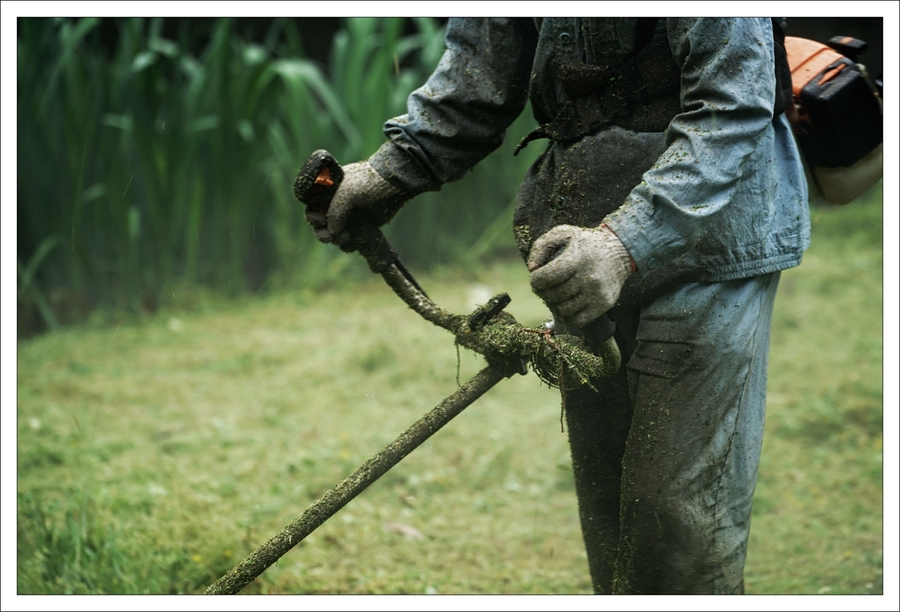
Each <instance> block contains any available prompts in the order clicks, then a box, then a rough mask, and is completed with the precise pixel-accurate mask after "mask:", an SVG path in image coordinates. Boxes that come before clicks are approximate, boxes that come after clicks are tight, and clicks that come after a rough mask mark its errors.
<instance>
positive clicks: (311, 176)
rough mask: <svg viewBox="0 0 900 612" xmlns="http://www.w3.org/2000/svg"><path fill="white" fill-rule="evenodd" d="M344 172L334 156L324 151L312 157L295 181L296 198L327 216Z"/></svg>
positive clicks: (309, 207) (319, 151)
mask: <svg viewBox="0 0 900 612" xmlns="http://www.w3.org/2000/svg"><path fill="white" fill-rule="evenodd" d="M343 180H344V171H343V170H342V169H341V166H340V164H338V163H337V160H336V159H335V158H334V156H332V155H331V153H329V152H328V151H325V150H324V149H319V150H318V151H316V152H315V153H313V154H312V155H310V156H309V157H308V158H307V160H306V162H305V163H304V164H303V167H302V168H301V169H300V172H298V173H297V178H296V179H295V180H294V197H296V198H297V199H298V200H300V201H301V202H303V204H305V205H306V208H307V209H309V210H311V211H315V212H318V213H322V214H325V213H327V212H328V207H329V206H330V205H331V200H332V198H334V194H335V192H336V191H337V188H338V187H339V186H340V184H341V181H343Z"/></svg>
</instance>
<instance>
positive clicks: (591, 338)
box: [581, 314, 616, 353]
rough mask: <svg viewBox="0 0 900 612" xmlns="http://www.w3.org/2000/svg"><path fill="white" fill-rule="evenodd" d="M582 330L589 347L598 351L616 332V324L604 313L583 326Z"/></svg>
mask: <svg viewBox="0 0 900 612" xmlns="http://www.w3.org/2000/svg"><path fill="white" fill-rule="evenodd" d="M581 332H582V333H583V334H584V340H585V342H586V343H587V344H588V346H589V348H590V349H591V350H592V351H593V352H595V353H596V350H597V349H599V348H600V347H601V346H602V345H603V343H604V342H606V341H607V340H609V339H610V338H611V337H612V336H613V334H615V333H616V324H615V323H613V322H612V320H611V319H610V318H609V317H608V316H606V315H605V314H603V315H600V317H599V318H597V319H594V320H593V321H591V322H590V323H588V324H587V325H585V326H584V327H582V328H581Z"/></svg>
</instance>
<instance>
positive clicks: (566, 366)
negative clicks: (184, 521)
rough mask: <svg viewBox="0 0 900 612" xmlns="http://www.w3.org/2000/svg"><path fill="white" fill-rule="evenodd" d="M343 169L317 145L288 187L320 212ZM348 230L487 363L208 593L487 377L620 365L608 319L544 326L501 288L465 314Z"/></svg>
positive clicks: (430, 315)
mask: <svg viewBox="0 0 900 612" xmlns="http://www.w3.org/2000/svg"><path fill="white" fill-rule="evenodd" d="M343 175H344V173H343V171H342V170H341V167H340V165H338V163H337V161H336V160H335V159H334V157H332V156H331V155H330V154H329V153H328V152H326V151H316V152H315V153H313V154H312V155H311V156H310V157H309V159H308V160H307V161H306V163H305V164H304V166H303V168H302V169H301V170H300V173H299V174H298V175H297V180H296V181H295V183H294V195H295V196H296V197H297V199H298V200H300V201H301V202H303V203H304V204H305V205H306V206H307V208H308V209H309V210H314V211H317V212H319V213H325V212H327V210H328V207H329V205H330V203H331V199H332V198H333V197H334V193H335V191H337V188H338V186H339V185H340V183H341V180H342V179H343ZM348 231H349V233H350V241H349V242H348V243H347V244H344V245H342V246H341V248H342V249H343V250H345V251H358V252H359V253H360V255H362V256H363V257H364V258H365V260H366V262H367V263H368V264H369V268H370V269H371V270H372V271H373V272H375V273H376V274H380V275H381V276H382V277H383V278H384V280H385V281H386V282H387V284H388V285H389V286H390V287H391V289H393V290H394V292H395V293H396V294H397V295H398V296H400V298H401V299H402V300H403V301H404V302H406V304H407V305H408V306H409V307H410V308H412V309H413V310H414V311H416V312H417V313H419V314H420V315H421V316H422V317H423V318H425V319H426V320H428V321H430V322H431V323H433V324H435V325H437V326H439V327H442V328H444V329H446V330H447V331H449V332H450V333H452V334H453V335H454V337H455V338H456V342H457V344H459V345H461V346H463V347H465V348H468V349H471V350H473V351H475V352H477V353H480V354H481V355H483V356H484V358H485V360H486V361H487V367H485V368H484V369H482V370H481V371H480V372H479V373H478V374H476V375H475V376H474V377H473V378H472V379H471V380H470V381H469V382H467V383H465V384H464V385H462V386H460V388H459V389H458V390H457V391H456V392H455V393H453V394H452V395H450V396H449V397H447V398H446V399H445V400H444V401H442V402H441V403H440V404H438V405H437V406H436V407H435V408H434V409H432V410H431V411H430V412H429V413H427V414H426V415H425V416H423V417H422V418H421V419H419V420H418V421H416V422H415V423H414V424H413V425H412V426H411V427H410V428H409V429H407V430H406V431H405V432H403V433H402V434H400V435H399V436H398V437H397V438H396V439H395V440H394V441H393V442H391V443H390V444H388V445H387V446H386V447H384V448H383V449H382V450H381V451H380V452H379V453H378V454H376V455H375V456H374V457H372V458H371V459H369V460H368V461H366V462H365V463H363V464H362V465H361V466H360V467H359V468H358V469H357V470H356V471H355V472H353V473H352V474H350V476H348V477H347V478H345V479H344V480H343V481H342V482H341V483H339V484H338V485H337V486H335V487H334V488H333V489H331V490H330V491H328V492H327V493H326V494H325V495H324V496H322V498H321V499H319V500H318V501H316V502H315V503H313V504H312V505H311V506H310V507H309V508H307V509H306V511H305V512H304V513H303V514H301V515H300V516H299V517H297V518H296V519H295V520H293V521H292V522H291V523H289V524H288V525H286V526H285V527H284V528H283V529H282V530H281V531H279V532H278V533H277V534H275V535H274V536H273V537H272V538H271V539H270V540H269V541H268V542H266V543H265V544H263V545H262V546H260V547H259V548H258V549H257V550H256V551H255V552H253V554H251V555H250V556H249V557H247V558H246V559H244V560H243V561H242V562H241V563H239V564H238V565H236V566H235V567H234V568H233V569H232V570H230V571H229V572H228V573H226V574H225V575H224V576H222V577H221V578H219V579H218V580H217V581H216V582H215V583H213V584H212V585H211V586H210V587H209V588H208V589H207V590H206V593H207V594H213V595H215V594H234V593H238V592H240V591H241V589H243V588H244V587H245V586H247V585H248V584H249V583H250V582H252V581H253V580H254V579H256V577H257V576H259V575H260V574H262V572H264V571H265V570H266V569H267V568H268V567H269V566H271V565H272V564H273V563H275V562H276V561H277V560H278V559H280V558H281V557H282V556H283V555H284V554H285V553H287V552H288V551H289V550H290V549H291V548H293V547H294V546H297V545H298V544H299V543H300V542H301V541H303V539H304V538H306V537H307V536H308V535H309V534H311V533H312V532H313V531H315V530H316V529H317V528H318V527H319V526H320V525H321V524H322V523H324V522H325V521H326V520H328V519H329V518H331V517H332V516H334V514H336V513H337V512H338V511H339V510H340V509H341V508H343V507H344V506H345V505H347V503H349V502H350V500H352V499H353V498H354V497H356V496H357V495H359V494H360V493H362V492H363V491H364V490H365V489H366V488H367V487H368V486H369V485H370V484H372V483H373V482H375V481H376V480H378V479H379V478H380V477H381V476H383V475H384V474H385V473H386V472H387V471H388V470H390V469H391V468H392V467H394V466H395V465H397V463H399V462H400V461H401V460H402V459H403V458H404V457H406V456H407V455H408V454H409V453H411V452H412V451H414V450H415V449H416V448H418V447H419V446H420V445H421V444H422V443H423V442H425V440H427V439H428V438H429V437H431V436H432V435H433V434H434V433H435V432H437V431H438V430H439V429H440V428H441V427H443V426H444V425H446V424H447V423H449V422H450V420H452V419H453V418H454V417H455V416H456V415H458V414H459V413H460V412H462V411H463V410H465V409H466V408H467V407H468V406H470V405H471V404H472V403H473V402H474V401H475V400H477V399H478V398H479V397H481V396H482V395H484V394H485V393H486V392H487V391H488V390H490V389H491V388H492V387H493V386H494V385H496V384H497V383H498V382H500V381H501V380H503V379H504V378H508V377H510V376H513V375H514V374H525V373H527V367H528V364H531V366H532V369H533V370H534V371H535V373H536V374H537V375H538V376H539V377H540V378H541V380H543V381H544V382H546V383H547V384H548V385H550V386H554V387H559V388H560V389H562V390H565V389H567V388H568V389H574V388H576V387H579V386H581V385H585V384H587V385H590V384H591V383H590V380H591V379H594V378H603V377H606V376H609V375H610V374H612V373H613V372H615V371H616V370H618V368H619V363H620V355H619V349H618V347H617V346H616V343H615V341H614V340H613V339H612V332H613V331H614V326H613V325H612V324H611V323H610V322H609V320H608V319H606V317H601V320H598V321H596V322H595V323H593V324H591V326H590V329H587V330H585V334H584V339H582V338H579V337H575V336H572V335H568V334H561V333H557V332H555V331H554V330H553V329H551V328H548V327H540V328H530V327H525V326H523V325H520V324H519V323H518V322H516V320H515V318H513V316H512V315H510V314H509V313H507V312H505V310H504V308H506V306H507V305H508V304H509V302H510V298H509V295H507V294H505V293H501V294H499V295H497V296H495V297H493V298H491V299H490V300H489V301H488V302H487V303H486V304H484V305H483V306H479V307H478V308H477V309H476V310H475V311H474V312H473V313H472V314H470V315H458V314H453V313H450V312H447V311H446V310H444V309H442V308H441V307H439V306H438V305H437V304H435V303H434V302H433V301H432V300H431V299H430V298H429V297H428V296H427V295H426V294H425V292H424V291H423V290H422V288H421V287H420V286H419V284H418V283H417V282H416V281H415V280H414V279H413V277H412V275H411V274H410V273H409V271H408V270H407V269H406V268H405V267H404V266H403V264H402V263H400V260H399V258H398V257H397V252H396V251H395V250H394V249H393V248H391V246H390V244H388V241H387V239H386V238H385V237H384V234H382V232H381V230H380V229H379V228H378V226H377V225H375V224H373V223H372V222H371V221H369V220H367V219H365V218H361V217H355V218H354V217H351V218H350V219H349V220H348Z"/></svg>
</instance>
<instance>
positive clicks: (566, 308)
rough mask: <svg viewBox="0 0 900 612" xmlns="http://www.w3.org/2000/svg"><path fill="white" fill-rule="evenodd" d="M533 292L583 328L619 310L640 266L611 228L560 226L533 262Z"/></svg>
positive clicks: (538, 246) (537, 246)
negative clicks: (630, 279) (625, 288)
mask: <svg viewBox="0 0 900 612" xmlns="http://www.w3.org/2000/svg"><path fill="white" fill-rule="evenodd" d="M528 270H529V271H530V272H531V288H532V289H533V290H534V292H535V293H536V294H537V295H538V296H539V297H540V298H541V299H543V300H544V302H546V303H547V306H548V307H549V308H550V310H551V311H552V312H553V313H554V314H555V315H556V316H558V317H560V318H561V319H562V321H563V322H564V323H568V324H571V325H575V326H578V327H582V326H584V325H587V324H588V323H590V322H591V321H593V320H594V319H596V318H598V317H599V316H600V315H602V314H604V313H605V312H606V311H607V310H609V309H610V308H612V307H613V305H614V304H615V303H616V300H618V299H619V293H621V291H622V285H623V284H625V279H627V278H628V277H629V276H631V274H632V273H633V272H634V270H635V267H634V263H633V261H632V259H631V256H630V255H629V254H628V250H627V249H626V248H625V245H624V244H622V241H621V240H619V238H618V236H616V235H615V234H614V233H613V232H612V230H610V229H609V228H608V227H606V225H601V226H600V227H598V228H584V227H576V226H574V225H558V226H556V227H554V228H553V229H551V230H550V231H549V232H547V233H546V234H544V235H543V236H541V237H540V238H538V239H537V240H536V241H535V243H534V245H533V246H532V247H531V253H530V254H529V257H528Z"/></svg>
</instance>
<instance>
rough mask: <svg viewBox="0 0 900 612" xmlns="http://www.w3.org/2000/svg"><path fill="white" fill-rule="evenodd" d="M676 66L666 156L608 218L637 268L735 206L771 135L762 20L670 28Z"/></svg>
mask: <svg viewBox="0 0 900 612" xmlns="http://www.w3.org/2000/svg"><path fill="white" fill-rule="evenodd" d="M667 31H668V37H669V44H670V47H671V49H672V53H673V55H674V57H675V61H676V62H677V63H678V65H679V66H680V67H681V94H680V95H681V109H682V110H681V113H679V114H678V115H676V116H675V118H674V119H673V120H672V121H671V123H670V124H669V127H668V129H667V130H666V145H667V148H666V151H665V152H664V153H663V154H662V155H661V156H660V157H659V159H658V160H657V162H656V163H655V164H654V166H653V167H652V168H651V169H650V170H649V171H648V172H647V173H645V174H644V177H643V179H644V180H643V181H642V182H641V183H640V184H639V185H638V186H637V187H635V188H634V189H633V190H632V191H631V193H630V194H629V196H628V197H627V198H626V201H625V203H624V204H623V205H622V206H621V207H620V208H619V209H618V210H617V211H615V212H613V213H611V214H610V215H608V216H607V218H606V220H605V222H606V224H607V225H608V226H609V227H610V228H611V229H612V230H613V231H614V232H615V233H616V234H617V235H618V236H619V239H620V240H622V242H623V243H624V244H625V246H626V248H627V249H628V252H629V253H630V254H631V256H632V258H633V259H634V261H635V262H636V264H637V267H638V270H647V269H652V268H654V267H656V266H658V265H661V264H663V263H666V262H668V261H671V260H673V259H675V258H677V257H678V256H679V255H681V254H683V253H685V252H686V251H687V250H689V249H690V248H691V247H692V246H693V245H694V244H695V243H696V242H697V241H698V240H699V238H700V237H701V236H702V234H703V231H704V230H705V229H706V228H707V227H708V225H709V222H710V220H711V219H712V218H714V216H715V215H716V214H717V212H719V211H720V210H721V209H723V208H724V207H726V206H728V205H729V203H730V202H731V201H732V198H733V195H734V193H735V191H736V190H737V188H738V186H739V185H740V183H741V178H742V176H743V174H744V172H745V171H747V168H746V166H747V161H748V159H749V158H750V156H751V155H752V154H753V153H754V151H755V150H756V148H757V146H758V143H759V142H760V141H761V140H762V136H763V135H764V133H765V131H766V130H769V129H771V127H772V113H773V107H774V99H775V73H774V55H773V53H774V51H773V40H772V31H771V25H770V21H769V20H768V19H673V18H670V19H668V20H667Z"/></svg>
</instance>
